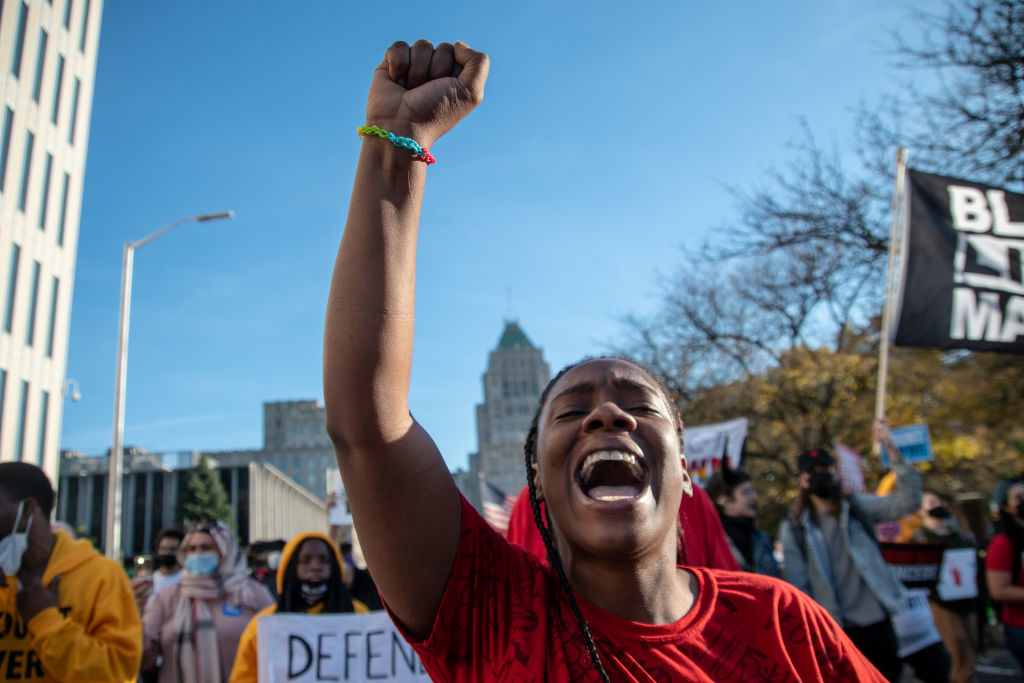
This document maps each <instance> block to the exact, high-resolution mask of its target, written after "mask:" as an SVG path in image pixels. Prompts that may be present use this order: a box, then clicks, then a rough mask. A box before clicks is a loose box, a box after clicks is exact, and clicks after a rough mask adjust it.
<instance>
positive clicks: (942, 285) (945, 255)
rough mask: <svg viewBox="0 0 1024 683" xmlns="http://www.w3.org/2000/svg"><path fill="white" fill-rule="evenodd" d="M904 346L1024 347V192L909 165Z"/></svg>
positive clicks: (900, 324) (900, 339) (899, 335)
mask: <svg viewBox="0 0 1024 683" xmlns="http://www.w3.org/2000/svg"><path fill="white" fill-rule="evenodd" d="M907 202H908V207H909V210H908V215H907V243H906V249H905V253H904V263H905V267H904V271H903V277H902V279H901V289H902V296H901V300H900V304H899V310H898V312H897V315H896V318H895V322H896V324H895V328H896V332H895V338H894V340H893V343H894V344H895V345H896V346H927V347H933V348H939V349H972V350H976V351H1007V352H1012V353H1024V271H1022V265H1021V264H1022V261H1024V258H1022V255H1024V195H1022V194H1016V193H1012V192H1007V191H1005V190H1002V189H1000V188H997V187H991V186H989V185H982V184H980V183H974V182H970V181H966V180H959V179H957V178H949V177H946V176H939V175H932V174H929V173H921V172H920V171H914V170H912V169H907Z"/></svg>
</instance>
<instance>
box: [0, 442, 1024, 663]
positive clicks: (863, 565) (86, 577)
mask: <svg viewBox="0 0 1024 683" xmlns="http://www.w3.org/2000/svg"><path fill="white" fill-rule="evenodd" d="M876 436H879V438H880V439H881V440H882V441H883V442H885V443H887V446H888V450H889V453H890V457H891V458H892V459H893V468H894V470H896V471H897V472H898V476H897V485H896V488H895V489H894V490H893V491H892V492H891V493H889V495H886V496H873V495H870V494H864V493H860V494H852V495H844V494H843V493H842V492H841V488H840V486H839V482H838V480H837V479H836V477H835V461H834V459H833V458H832V456H831V455H830V454H829V453H828V452H827V451H825V450H824V449H816V450H812V451H808V452H805V453H803V454H801V455H800V456H799V457H798V458H797V466H798V470H799V471H800V494H799V497H798V499H797V500H796V501H795V502H794V505H793V510H792V513H791V514H790V515H789V516H788V517H787V518H786V519H785V520H784V521H783V523H782V525H781V526H780V530H779V538H780V539H781V543H782V546H783V548H784V553H783V556H784V558H785V560H784V563H782V564H783V567H784V569H783V568H781V567H780V566H779V563H777V562H776V560H775V557H774V556H773V553H772V545H773V544H772V540H771V537H770V535H769V534H768V533H767V532H765V531H763V530H761V529H759V528H758V526H757V522H756V515H757V510H758V508H757V502H758V494H757V491H756V489H755V488H754V486H753V483H754V482H753V480H752V478H751V476H750V474H749V473H748V472H747V471H746V470H744V469H743V468H733V467H730V466H729V464H728V462H727V461H726V462H723V464H722V466H721V468H720V469H719V470H718V471H716V472H715V474H714V475H713V476H712V477H711V478H710V479H709V480H708V481H706V482H705V489H706V493H705V492H704V491H702V490H701V489H700V487H697V486H694V491H695V495H694V497H692V498H690V497H684V498H683V499H682V500H683V501H684V503H683V504H681V505H680V514H679V541H678V547H679V556H678V562H679V563H680V564H684V565H689V564H691V563H692V564H693V565H694V566H708V567H711V568H714V569H720V570H726V571H735V570H737V568H738V569H740V570H742V571H744V572H752V573H760V574H765V575H768V576H775V577H778V576H784V578H785V579H786V580H788V581H789V582H791V583H793V584H794V585H795V586H796V587H798V588H800V589H801V590H802V591H803V592H805V593H806V594H807V595H809V596H810V597H812V598H813V599H814V600H815V601H816V602H818V603H820V604H822V606H823V607H825V609H826V611H828V612H829V613H830V614H832V613H833V612H834V615H833V618H834V619H835V620H836V623H838V624H839V625H840V626H841V627H842V628H843V630H844V631H845V632H847V634H848V635H849V636H850V637H851V640H853V642H854V643H855V644H857V647H858V648H859V649H860V651H861V652H862V653H864V655H865V656H866V657H867V659H868V660H869V661H871V662H872V664H874V665H875V666H876V667H877V668H878V669H879V671H882V672H883V674H884V676H885V678H886V679H887V680H891V681H895V680H899V678H900V675H901V669H902V667H903V665H904V663H906V664H908V665H910V666H911V668H912V669H913V671H914V673H915V675H916V676H917V678H918V680H921V681H926V682H930V681H947V680H948V681H954V682H960V681H973V680H975V666H976V660H977V657H978V652H979V633H980V631H979V628H978V621H979V618H980V619H981V620H982V621H983V622H985V623H986V625H987V619H985V616H984V613H983V612H982V613H981V614H979V610H983V609H984V602H979V600H977V599H974V598H959V599H952V600H949V599H944V598H943V596H942V593H941V591H940V590H936V586H935V585H932V587H931V592H930V595H929V599H928V603H929V607H930V610H931V615H932V617H933V619H934V626H935V628H936V629H937V632H938V633H939V634H941V640H940V641H939V642H937V643H936V642H932V643H930V644H929V645H928V647H926V648H923V649H922V650H921V651H920V652H925V653H926V656H920V657H917V658H915V657H914V656H913V654H910V655H908V654H906V653H904V648H903V645H904V644H903V643H901V640H902V639H903V634H902V633H900V632H899V629H898V628H894V624H896V623H898V620H899V618H900V616H899V615H900V612H901V610H903V609H904V605H903V604H902V603H901V598H900V597H899V596H900V595H901V594H902V593H903V592H904V590H903V586H902V584H901V583H900V581H899V580H898V579H896V578H895V577H894V576H893V575H892V572H891V571H890V569H889V567H888V566H887V565H886V562H885V560H884V559H883V557H882V553H881V551H880V546H879V544H878V542H877V540H876V536H875V531H874V529H875V525H876V524H877V523H879V522H882V521H889V520H896V519H900V518H903V519H912V520H913V525H912V528H913V533H912V536H911V537H910V541H911V542H912V543H923V544H939V545H941V546H942V547H943V548H946V549H948V550H949V551H954V550H959V551H962V552H967V553H968V554H971V555H973V554H974V553H975V552H976V551H977V550H978V548H977V547H976V543H975V539H974V537H973V536H972V534H971V533H970V532H969V531H968V530H967V529H966V527H965V525H964V524H963V523H961V522H960V516H959V515H958V510H957V508H956V503H955V501H954V500H953V499H951V498H950V497H949V496H946V495H944V494H942V493H940V492H938V491H934V490H928V489H926V490H924V491H923V492H921V489H920V486H921V484H920V479H919V477H918V475H917V474H916V473H914V471H913V469H912V468H911V467H909V466H908V465H907V464H906V463H905V462H903V461H902V460H901V458H900V456H899V450H898V449H897V448H895V446H894V444H892V442H891V438H890V437H889V435H888V432H887V430H884V428H883V429H882V430H881V431H878V432H876ZM523 498H524V499H525V500H526V501H527V504H526V505H519V506H517V508H516V510H515V511H514V512H513V514H512V517H511V523H510V525H509V530H508V537H509V540H511V541H513V542H516V543H519V544H521V545H523V546H524V547H525V548H527V549H529V550H530V552H531V553H532V554H534V555H536V556H537V557H538V559H539V560H541V561H542V562H544V563H546V562H548V561H549V552H550V551H549V548H548V547H547V545H546V544H545V542H544V540H543V538H542V536H541V532H540V530H539V527H538V526H537V525H536V524H534V523H528V521H527V517H533V516H534V515H533V511H532V510H530V506H529V502H528V501H529V496H528V495H527V496H523ZM52 507H53V489H52V487H51V485H50V482H49V480H48V479H47V477H46V475H45V474H44V473H43V472H42V470H40V469H39V468H37V467H35V466H32V465H28V464H25V463H0V525H2V527H0V528H2V529H5V530H7V531H6V532H5V533H4V534H3V535H2V536H0V569H2V574H0V582H2V584H3V585H2V588H0V591H2V595H3V605H4V612H5V614H4V615H3V618H4V619H6V620H8V621H7V622H6V623H8V626H5V627H4V629H3V632H2V633H0V674H2V677H3V678H4V679H5V680H29V681H30V680H41V681H77V680H112V681H132V680H136V677H138V679H139V680H142V681H160V682H163V681H186V682H192V681H194V682H196V683H205V682H207V681H222V682H223V681H232V682H243V681H250V682H255V681H257V680H258V677H259V675H258V673H259V672H258V657H257V652H258V648H257V642H258V638H259V626H258V625H259V620H258V619H257V618H256V617H258V616H261V615H269V614H275V613H277V614H280V613H297V614H331V613H346V612H367V611H368V610H369V609H381V608H382V603H381V602H380V597H379V595H378V593H377V591H376V589H375V588H373V584H372V580H371V579H369V576H368V573H367V572H366V569H365V568H363V567H358V566H356V564H355V563H354V562H353V560H352V558H351V545H350V544H342V545H341V546H339V545H337V544H336V543H335V542H334V541H333V540H332V539H331V538H330V537H329V536H327V535H324V534H321V533H317V532H309V533H303V534H299V535H297V536H296V537H294V538H292V539H291V540H290V541H288V542H287V544H285V545H284V547H283V551H276V554H277V555H279V559H277V558H276V557H275V560H277V561H275V562H273V564H274V565H275V569H276V570H277V571H275V572H273V573H272V575H271V576H272V579H273V582H274V584H275V588H276V590H275V591H270V590H268V589H267V588H266V586H265V585H264V583H263V581H262V579H263V578H265V577H263V576H262V574H261V573H260V571H259V570H260V569H263V568H265V567H263V566H262V565H253V566H252V567H250V566H248V565H249V563H247V561H246V558H245V555H244V554H243V553H242V552H241V551H240V549H239V547H238V544H237V540H236V538H235V536H234V534H233V532H232V531H231V530H230V529H229V528H228V527H227V526H226V525H225V524H224V523H223V522H218V521H205V522H203V523H200V524H197V525H193V526H192V527H190V528H189V529H188V530H182V529H177V528H170V529H165V530H164V531H162V532H161V533H160V534H159V535H158V536H157V539H156V543H155V544H154V549H153V550H154V555H153V558H152V559H153V565H154V571H153V572H152V573H149V574H145V575H139V576H136V577H134V578H132V579H130V580H129V579H128V577H127V574H126V573H125V572H124V570H123V569H122V568H121V567H120V566H119V565H118V564H117V563H116V562H114V561H112V560H108V559H107V558H104V557H103V556H101V555H100V554H99V553H97V552H96V551H95V550H94V549H93V547H92V545H91V543H89V542H88V541H86V540H75V539H74V538H73V537H72V535H71V534H70V533H69V531H66V530H64V529H62V528H60V527H61V526H62V525H59V524H53V525H52V526H51V525H50V524H48V523H47V522H48V521H49V518H50V516H51V513H52ZM708 510H711V511H712V512H710V514H709V513H708ZM714 511H717V515H716V514H714ZM539 512H540V517H541V518H542V519H547V518H548V517H547V512H546V510H545V509H544V508H543V507H541V508H540V510H539ZM992 512H993V520H992V521H993V535H992V538H991V541H990V542H989V543H988V548H987V553H985V554H984V557H985V560H984V565H983V567H979V570H981V571H982V572H983V573H979V578H980V579H981V585H982V586H983V587H986V586H987V589H988V593H989V594H990V596H991V599H992V601H993V602H994V604H995V607H996V610H997V612H996V615H995V616H996V624H995V627H996V628H998V629H999V630H1000V631H1001V632H1002V634H1003V636H1004V638H1005V643H1006V647H1007V650H1008V651H1009V652H1010V653H1011V654H1012V655H1013V656H1014V657H1015V658H1016V659H1017V661H1018V662H1019V663H1020V665H1021V668H1022V670H1024V569H1022V567H1021V556H1022V554H1024V480H1012V479H1011V480H1006V481H1004V482H1002V483H1001V484H1000V485H999V486H997V487H996V489H995V491H994V492H993V494H992ZM532 521H533V520H529V522H532ZM275 547H280V546H275ZM684 547H689V549H690V550H689V552H686V551H684V550H683V548H684ZM723 549H725V550H727V551H728V552H726V553H725V554H724V555H723V553H722V550H723ZM357 576H362V581H364V582H367V583H368V585H369V586H370V590H369V591H366V590H364V589H360V591H361V593H360V594H361V595H362V596H363V597H364V598H365V599H366V600H367V602H368V603H369V606H368V605H367V604H365V603H364V602H363V601H362V600H360V599H358V598H356V597H353V596H354V594H355V586H354V580H355V579H356V577H357ZM12 579H13V580H12ZM916 618H920V616H919V615H918V616H917V617H916ZM864 631H867V632H868V633H869V637H868V638H865V637H864V636H863V635H862V632H864Z"/></svg>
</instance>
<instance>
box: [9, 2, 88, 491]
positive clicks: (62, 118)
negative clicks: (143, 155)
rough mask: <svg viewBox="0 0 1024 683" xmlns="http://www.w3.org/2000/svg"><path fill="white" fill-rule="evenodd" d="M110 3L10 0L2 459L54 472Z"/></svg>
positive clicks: (56, 465)
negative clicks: (99, 60) (99, 62)
mask: <svg viewBox="0 0 1024 683" xmlns="http://www.w3.org/2000/svg"><path fill="white" fill-rule="evenodd" d="M102 11H103V2H102V0H7V1H6V2H2V3H0V93H2V94H0V100H2V101H0V459H2V460H23V461H25V462H30V463H33V464H36V465H39V466H41V467H42V468H43V469H44V470H45V471H46V473H47V474H48V475H49V476H50V478H51V479H52V480H53V481H57V475H58V468H59V453H60V445H59V439H60V428H61V419H62V413H63V398H64V389H65V386H66V384H65V376H64V375H65V369H66V364H67V347H68V328H69V324H70V314H71V290H72V283H73V278H74V272H75V256H76V251H77V245H78V227H79V214H80V210H81V204H82V181H83V179H84V175H85V156H86V148H87V146H88V141H89V119H90V114H91V110H92V94H93V82H94V77H95V73H96V52H97V48H98V44H99V33H100V18H101V15H102Z"/></svg>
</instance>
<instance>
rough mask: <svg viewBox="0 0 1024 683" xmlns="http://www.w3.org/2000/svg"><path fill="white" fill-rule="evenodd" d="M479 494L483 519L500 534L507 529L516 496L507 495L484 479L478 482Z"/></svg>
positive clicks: (503, 533)
mask: <svg viewBox="0 0 1024 683" xmlns="http://www.w3.org/2000/svg"><path fill="white" fill-rule="evenodd" d="M480 484H481V485H480V495H481V498H482V499H483V507H484V519H486V520H487V523H488V524H490V525H491V526H492V527H494V529H495V531H497V532H498V533H499V534H501V535H502V536H504V535H505V533H506V532H507V531H508V519H509V516H510V515H511V514H512V507H513V506H514V505H515V504H516V497H515V496H510V495H507V494H506V493H505V492H504V491H502V490H501V489H499V488H498V487H497V486H494V485H493V484H490V483H488V482H486V481H482V482H480Z"/></svg>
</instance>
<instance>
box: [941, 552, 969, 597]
mask: <svg viewBox="0 0 1024 683" xmlns="http://www.w3.org/2000/svg"><path fill="white" fill-rule="evenodd" d="M935 591H936V592H937V593H938V594H939V599H940V600H966V599H967V598H976V597H978V554H977V552H976V551H975V550H974V548H949V549H947V550H946V551H944V552H943V553H942V564H941V565H940V566H939V582H938V583H937V584H936V585H935Z"/></svg>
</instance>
